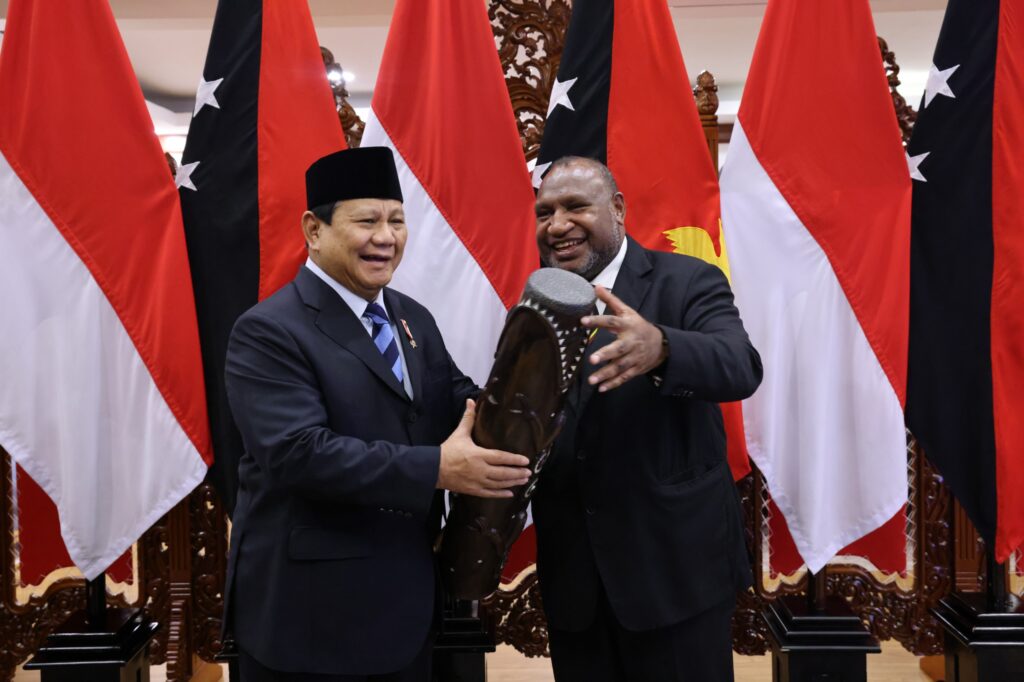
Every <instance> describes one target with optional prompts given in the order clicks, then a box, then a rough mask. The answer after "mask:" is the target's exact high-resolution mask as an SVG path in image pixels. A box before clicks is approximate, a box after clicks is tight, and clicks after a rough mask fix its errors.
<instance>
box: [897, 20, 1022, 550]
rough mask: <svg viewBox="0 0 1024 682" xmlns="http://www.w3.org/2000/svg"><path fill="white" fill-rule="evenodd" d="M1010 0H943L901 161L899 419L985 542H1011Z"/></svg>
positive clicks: (1017, 321)
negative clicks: (904, 250)
mask: <svg viewBox="0 0 1024 682" xmlns="http://www.w3.org/2000/svg"><path fill="white" fill-rule="evenodd" d="M1022 149H1024V4H1022V3H1020V2H1013V1H1012V0H1003V1H1002V2H1000V1H999V0H970V2H965V1H963V0H950V3H949V6H948V7H947V8H946V18H945V20H944V22H943V24H942V32H941V33H940V35H939V41H938V45H937V46H936V48H935V57H934V62H933V64H932V68H931V72H930V73H929V74H928V86H927V89H926V90H925V94H924V99H923V100H922V102H921V107H920V109H919V115H918V119H917V123H916V124H915V125H914V133H913V137H912V138H911V140H910V145H909V146H908V162H909V164H910V168H911V178H913V180H914V182H913V185H914V228H913V239H912V248H911V263H910V275H911V288H910V301H911V307H910V376H909V386H908V390H907V424H908V425H909V427H910V430H911V431H912V432H913V434H914V435H915V436H916V437H917V439H918V442H919V443H921V445H922V447H923V449H924V453H925V455H926V456H927V457H928V459H929V460H930V461H931V462H932V463H934V464H935V466H936V467H937V468H938V470H939V472H940V473H941V474H942V476H943V480H944V481H945V482H946V483H947V484H948V485H949V487H950V488H951V489H952V491H953V494H954V495H955V496H956V498H957V500H958V501H959V502H960V504H961V505H963V508H964V510H965V511H966V512H967V515H968V517H970V519H971V521H972V522H973V523H974V525H975V527H977V529H978V532H979V533H980V534H981V536H982V538H984V540H985V543H986V544H987V545H988V546H989V547H990V548H992V549H993V550H994V551H995V555H996V558H997V560H999V561H1005V560H1006V559H1007V558H1008V557H1009V555H1010V554H1011V553H1012V552H1013V551H1014V550H1015V549H1016V548H1017V547H1019V546H1020V545H1021V544H1022V543H1024V503H1022V502H1021V490H1022V489H1024V418H1022V415H1024V281H1022V273H1024V166H1022V165H1021V161H1020V154H1021V150H1022Z"/></svg>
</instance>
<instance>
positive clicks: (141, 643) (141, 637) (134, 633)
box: [25, 609, 159, 682]
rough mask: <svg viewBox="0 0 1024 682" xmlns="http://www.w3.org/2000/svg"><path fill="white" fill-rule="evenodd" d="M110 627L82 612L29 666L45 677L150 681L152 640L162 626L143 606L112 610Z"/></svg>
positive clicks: (73, 681)
mask: <svg viewBox="0 0 1024 682" xmlns="http://www.w3.org/2000/svg"><path fill="white" fill-rule="evenodd" d="M106 615H107V622H106V624H105V626H104V627H95V626H93V625H92V624H90V623H88V622H87V620H86V615H85V612H84V611H78V612H75V613H73V614H71V616H70V617H69V618H68V619H67V620H66V621H64V623H63V624H62V625H61V626H60V627H58V628H57V629H56V630H55V631H54V632H52V633H50V635H49V636H48V637H47V638H46V642H45V643H44V644H43V646H41V647H40V648H39V651H37V652H36V655H35V656H34V657H33V658H32V660H30V661H29V662H28V663H26V664H25V669H26V670H38V671H40V680H41V682H149V647H148V646H147V645H148V644H149V640H151V639H152V638H153V634H154V633H155V632H156V630H157V628H158V627H159V626H158V625H157V624H156V623H153V622H151V621H148V620H146V619H145V617H144V616H143V615H142V611H138V610H131V609H107V612H106Z"/></svg>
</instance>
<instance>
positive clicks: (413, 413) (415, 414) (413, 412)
mask: <svg viewBox="0 0 1024 682" xmlns="http://www.w3.org/2000/svg"><path fill="white" fill-rule="evenodd" d="M419 416H420V413H419V412H417V411H416V410H410V411H409V423H410V424H415V423H416V419H417V418H419Z"/></svg>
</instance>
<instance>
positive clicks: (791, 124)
mask: <svg viewBox="0 0 1024 682" xmlns="http://www.w3.org/2000/svg"><path fill="white" fill-rule="evenodd" d="M807 83H813V84H814V87H813V88H807ZM808 111H814V115H813V116H810V117H809V116H808V115H807V112H808ZM798 124H799V125H798ZM797 128H798V129H799V130H798V134H795V133H794V131H795V130H797ZM721 186H722V212H723V221H724V224H725V235H726V241H727V242H728V246H729V257H730V259H731V260H732V265H733V288H734V290H735V292H736V300H737V303H738V305H739V306H740V309H741V310H742V311H743V316H744V322H745V323H746V327H747V330H748V331H749V333H750V337H751V339H752V341H753V343H754V345H755V346H756V347H757V349H758V350H759V351H760V353H761V357H762V358H763V360H764V367H765V374H764V381H763V382H762V384H761V388H760V389H759V390H758V392H757V393H756V394H755V395H754V396H753V397H751V398H750V399H748V400H746V401H745V402H744V405H743V415H744V421H745V426H746V434H747V446H748V449H749V451H750V455H751V457H752V458H753V459H754V461H755V462H756V463H757V465H758V467H759V468H760V469H761V471H762V472H763V473H764V476H765V479H766V481H767V483H768V487H769V490H770V491H771V495H772V498H773V499H774V500H775V502H776V503H777V504H778V507H779V509H780V510H781V511H782V513H783V515H784V516H785V519H786V523H787V525H788V527H789V530H790V532H791V533H792V536H793V540H794V541H795V543H796V547H797V549H798V550H799V552H800V555H801V556H802V557H803V559H804V561H805V562H806V563H807V566H808V568H809V569H810V570H811V571H815V572H817V571H819V570H820V569H821V568H822V567H823V566H824V564H825V563H826V562H827V561H828V560H829V559H830V558H831V557H832V556H833V555H834V554H835V553H836V552H837V551H838V550H840V549H841V548H842V547H844V546H845V545H848V544H849V543H851V542H852V541H854V540H856V539H857V538H860V537H861V536H863V535H865V534H866V533H869V532H870V531H872V530H874V529H876V528H878V527H880V526H881V525H883V524H884V523H885V522H886V521H888V520H889V519H891V518H893V516H894V515H896V514H897V513H899V512H900V511H901V509H902V507H903V505H904V503H905V502H906V499H907V475H906V437H905V431H904V426H903V400H904V395H905V389H906V376H907V368H906V365H907V362H906V357H907V355H906V353H907V326H908V307H909V272H908V270H909V267H908V266H909V258H910V255H909V254H910V192H911V190H910V177H909V174H908V171H907V164H906V161H905V158H904V154H903V148H902V144H901V140H900V134H899V129H898V127H897V123H896V118H895V116H894V114H893V105H892V100H891V99H890V95H889V89H888V84H887V82H886V79H885V75H884V71H883V69H882V65H881V57H880V54H879V50H878V43H877V40H876V37H875V30H874V26H873V24H872V20H871V10H870V7H869V6H868V2H867V0H849V1H847V2H802V1H800V0H770V1H769V3H768V8H767V10H766V12H765V17H764V22H763V23H762V25H761V34H760V37H759V38H758V42H757V48H756V50H755V52H754V58H753V63H752V65H751V69H750V74H749V76H748V78H747V83H746V86H745V89H744V93H743V101H742V103H741V106H740V110H739V114H738V117H737V122H736V125H735V127H734V129H733V136H732V139H731V140H730V145H729V155H728V159H727V161H726V164H725V169H724V171H723V175H722V183H721ZM894 550H895V551H897V552H901V551H902V547H897V548H894Z"/></svg>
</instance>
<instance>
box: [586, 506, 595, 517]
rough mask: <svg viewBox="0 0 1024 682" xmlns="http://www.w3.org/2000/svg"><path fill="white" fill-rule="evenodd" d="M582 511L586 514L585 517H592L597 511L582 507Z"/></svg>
mask: <svg viewBox="0 0 1024 682" xmlns="http://www.w3.org/2000/svg"><path fill="white" fill-rule="evenodd" d="M584 511H586V512H587V516H593V515H594V514H596V513H597V510H596V509H594V508H593V507H584Z"/></svg>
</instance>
